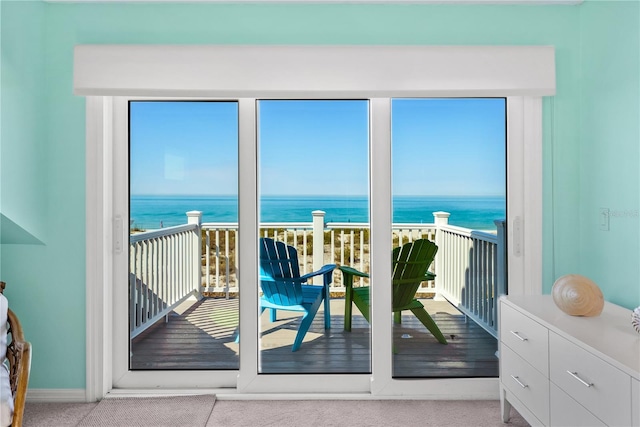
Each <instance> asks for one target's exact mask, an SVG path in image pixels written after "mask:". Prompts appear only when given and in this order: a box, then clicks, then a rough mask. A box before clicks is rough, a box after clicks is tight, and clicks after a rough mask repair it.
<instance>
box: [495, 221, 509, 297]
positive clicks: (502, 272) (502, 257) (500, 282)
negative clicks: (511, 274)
mask: <svg viewBox="0 0 640 427" xmlns="http://www.w3.org/2000/svg"><path fill="white" fill-rule="evenodd" d="M493 223H494V224H495V225H496V229H497V230H498V234H497V237H498V239H497V240H498V243H497V245H496V257H497V259H498V267H497V272H496V273H497V278H496V282H497V283H496V287H497V293H498V295H497V296H498V297H499V296H500V295H504V294H506V293H507V283H506V278H507V274H506V273H507V272H506V266H507V257H506V247H505V246H506V245H505V243H506V240H505V237H506V235H505V229H504V228H505V223H506V221H505V220H503V219H497V220H495V221H493ZM496 303H497V298H496Z"/></svg>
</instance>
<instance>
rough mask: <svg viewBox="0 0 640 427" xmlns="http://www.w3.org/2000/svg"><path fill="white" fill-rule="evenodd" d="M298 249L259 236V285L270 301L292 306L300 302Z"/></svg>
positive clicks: (300, 284)
mask: <svg viewBox="0 0 640 427" xmlns="http://www.w3.org/2000/svg"><path fill="white" fill-rule="evenodd" d="M299 278H300V266H299V265H298V251H297V250H296V249H295V248H294V247H293V246H289V245H286V244H284V243H283V242H278V241H275V240H273V239H270V238H267V237H262V238H260V287H261V288H262V293H263V295H264V297H265V298H266V299H267V300H268V301H269V302H271V303H273V304H277V305H282V306H292V305H299V304H300V303H302V299H303V295H302V282H303V281H301V280H287V279H299Z"/></svg>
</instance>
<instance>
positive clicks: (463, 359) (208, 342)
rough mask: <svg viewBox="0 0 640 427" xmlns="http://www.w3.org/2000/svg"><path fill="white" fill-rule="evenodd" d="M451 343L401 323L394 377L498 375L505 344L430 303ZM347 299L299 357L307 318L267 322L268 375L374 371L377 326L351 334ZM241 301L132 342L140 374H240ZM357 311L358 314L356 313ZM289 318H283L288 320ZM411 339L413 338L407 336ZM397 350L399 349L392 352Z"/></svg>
mask: <svg viewBox="0 0 640 427" xmlns="http://www.w3.org/2000/svg"><path fill="white" fill-rule="evenodd" d="M423 303H424V304H425V307H426V308H427V311H429V313H430V314H431V315H432V317H433V319H434V320H435V321H436V323H437V324H438V326H439V327H440V329H441V331H442V333H443V334H444V335H445V337H446V338H447V340H448V341H449V344H448V345H442V344H439V343H438V342H437V341H436V340H435V338H434V337H433V336H432V335H431V334H430V333H429V332H428V331H427V330H426V329H425V328H424V326H423V325H422V324H421V323H420V322H419V321H418V320H417V319H416V318H415V317H414V316H413V315H412V314H411V313H410V312H406V313H404V314H403V317H402V324H400V325H394V328H393V334H394V346H395V350H396V351H395V354H394V356H393V375H394V377H398V378H414V377H429V378H458V377H497V376H498V359H497V357H496V356H495V353H496V351H497V341H496V339H495V338H494V337H492V336H491V335H490V334H488V333H487V332H486V331H484V330H483V329H482V328H481V327H480V326H478V325H477V324H475V323H474V322H473V321H471V320H466V321H465V316H463V315H462V314H461V313H459V312H458V311H457V310H455V308H453V307H452V306H450V305H449V304H448V303H446V302H445V303H443V302H436V301H432V300H423ZM343 304H344V302H343V300H340V299H332V301H331V310H332V311H331V322H332V323H331V326H332V327H331V329H330V330H327V331H325V330H324V327H323V314H322V313H321V312H319V313H318V315H316V318H315V320H314V322H313V325H312V327H311V328H310V330H309V332H308V333H307V336H306V337H305V342H304V343H303V345H302V346H301V347H300V349H299V350H298V351H297V352H291V344H292V343H293V338H294V336H295V333H296V331H297V322H298V321H299V316H298V315H297V314H295V313H289V312H279V318H278V321H276V322H275V323H271V322H269V320H268V317H267V313H265V314H263V316H262V317H261V322H262V323H261V324H262V328H263V330H262V333H261V346H262V354H261V367H260V372H261V373H283V374H286V373H370V372H371V367H370V360H371V351H370V331H371V330H370V328H369V324H368V323H367V322H366V320H365V319H364V317H362V316H361V315H359V314H357V315H354V318H353V326H352V331H351V332H345V331H344V330H343V326H344V318H343V313H344V311H343V310H344V308H343V307H344V305H343ZM237 313H238V300H237V299H230V300H225V299H224V298H205V299H202V300H200V301H197V302H195V303H193V305H191V306H189V307H187V308H185V309H184V310H179V311H178V312H173V313H172V314H171V315H170V316H169V321H168V322H167V323H164V322H161V323H159V324H157V325H155V326H154V327H152V328H151V329H149V330H148V331H146V332H145V333H143V334H142V335H141V336H140V337H138V338H136V340H134V342H133V343H132V345H131V350H132V357H131V368H132V369H133V370H153V369H158V370H208V369H214V370H216V369H238V363H239V357H238V348H239V346H238V344H237V343H235V337H236V333H237V325H238V314H237ZM355 313H357V310H355V309H354V314H355ZM280 314H281V316H280ZM403 336H404V337H405V338H403ZM390 351H391V350H390Z"/></svg>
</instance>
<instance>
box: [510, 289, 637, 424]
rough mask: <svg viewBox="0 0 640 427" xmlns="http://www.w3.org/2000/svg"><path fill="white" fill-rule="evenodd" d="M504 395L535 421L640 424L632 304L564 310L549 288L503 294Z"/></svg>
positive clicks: (548, 422)
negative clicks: (584, 312)
mask: <svg viewBox="0 0 640 427" xmlns="http://www.w3.org/2000/svg"><path fill="white" fill-rule="evenodd" d="M499 321H500V327H499V332H500V402H501V406H502V420H503V421H504V422H507V421H508V419H509V411H510V408H511V406H513V407H514V408H515V409H516V410H517V411H518V412H519V413H520V414H521V415H522V416H523V417H524V418H525V419H526V420H527V421H528V422H529V423H530V424H531V425H534V426H536V425H544V426H575V427H578V426H579V427H588V426H620V427H627V426H640V414H639V410H640V334H638V333H636V332H635V331H634V329H633V327H632V326H631V310H628V309H625V308H623V307H620V306H617V305H614V304H611V303H605V307H604V310H603V311H602V313H601V314H600V316H596V317H575V316H569V315H568V314H565V313H564V312H562V311H561V310H560V309H559V308H558V307H557V306H556V305H555V304H554V302H553V300H552V298H551V296H550V295H536V296H531V295H527V296H505V297H502V298H501V299H500V306H499Z"/></svg>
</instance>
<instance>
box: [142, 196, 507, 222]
mask: <svg viewBox="0 0 640 427" xmlns="http://www.w3.org/2000/svg"><path fill="white" fill-rule="evenodd" d="M192 210H197V211H201V212H202V222H237V221H238V201H237V198H236V197H234V196H131V199H130V220H131V223H132V227H137V228H140V229H144V230H152V229H157V228H162V227H171V226H174V225H180V224H185V223H186V222H187V216H186V212H188V211H192ZM314 210H322V211H325V212H326V215H325V221H326V222H369V206H368V198H367V197H366V196H362V197H344V196H264V197H262V198H261V199H260V222H263V223H267V222H311V221H312V217H311V212H312V211H314ZM437 211H444V212H449V213H450V214H451V216H450V217H449V224H453V225H458V226H461V227H466V228H471V229H475V230H495V225H494V223H493V221H494V220H496V219H504V218H505V217H506V201H505V198H504V197H478V196H464V197H449V196H396V197H394V198H393V222H394V223H433V212H437Z"/></svg>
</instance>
